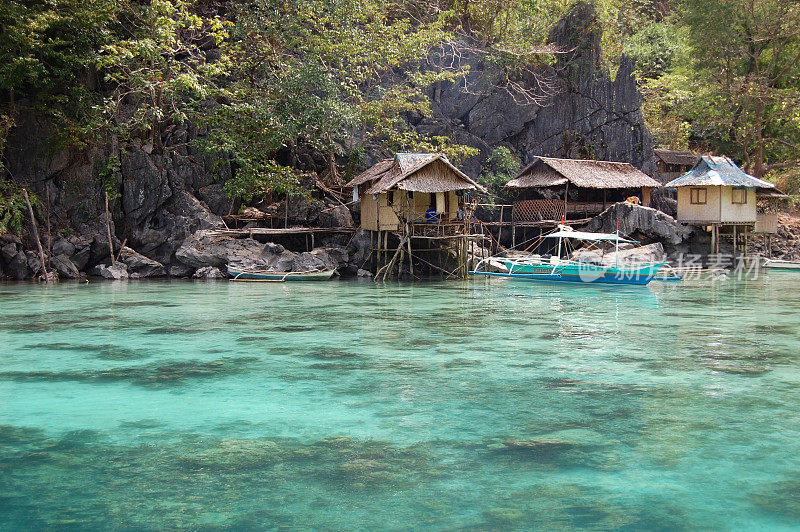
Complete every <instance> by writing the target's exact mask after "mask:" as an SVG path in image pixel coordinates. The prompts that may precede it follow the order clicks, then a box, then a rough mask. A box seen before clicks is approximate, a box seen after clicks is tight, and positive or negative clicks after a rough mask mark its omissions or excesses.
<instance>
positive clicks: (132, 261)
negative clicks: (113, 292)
mask: <svg viewBox="0 0 800 532" xmlns="http://www.w3.org/2000/svg"><path fill="white" fill-rule="evenodd" d="M119 260H120V261H121V262H122V263H124V264H125V266H127V269H128V272H129V273H130V276H131V278H133V279H145V278H149V277H166V276H167V270H166V269H165V268H164V265H163V264H161V263H160V262H158V261H155V260H153V259H149V258H147V257H145V256H144V255H142V254H141V253H137V252H136V251H134V250H132V249H131V248H129V247H127V246H125V247H124V248H122V250H121V251H120V255H119Z"/></svg>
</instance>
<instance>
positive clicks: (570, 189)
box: [506, 157, 661, 225]
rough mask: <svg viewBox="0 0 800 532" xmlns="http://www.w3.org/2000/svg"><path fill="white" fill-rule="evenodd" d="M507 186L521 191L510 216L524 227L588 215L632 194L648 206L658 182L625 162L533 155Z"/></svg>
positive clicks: (599, 211) (595, 213)
mask: <svg viewBox="0 0 800 532" xmlns="http://www.w3.org/2000/svg"><path fill="white" fill-rule="evenodd" d="M506 186H507V187H509V188H516V189H519V190H520V192H521V194H520V198H519V199H518V200H517V201H515V202H514V206H513V210H512V220H513V223H514V224H516V225H525V224H526V223H539V222H542V221H555V222H558V221H560V220H562V219H573V220H574V219H581V218H583V219H585V218H589V217H592V216H595V215H597V214H600V213H601V212H603V211H604V210H605V209H606V207H608V205H610V204H612V203H616V202H618V201H624V200H625V199H626V198H628V197H631V196H637V197H638V198H639V200H640V201H641V204H642V205H646V206H649V205H650V191H651V189H653V188H656V187H660V186H661V184H660V183H659V182H658V181H656V180H655V179H653V178H652V177H650V176H648V175H647V174H645V173H644V172H642V171H641V170H639V169H637V168H636V167H634V166H633V165H631V164H628V163H619V162H612V161H589V160H579V159H555V158H551V157H536V158H535V159H534V160H533V162H531V163H530V164H529V165H528V166H526V167H525V168H523V169H522V171H521V172H520V173H519V175H517V177H516V178H515V179H512V180H511V181H509V182H508V183H506Z"/></svg>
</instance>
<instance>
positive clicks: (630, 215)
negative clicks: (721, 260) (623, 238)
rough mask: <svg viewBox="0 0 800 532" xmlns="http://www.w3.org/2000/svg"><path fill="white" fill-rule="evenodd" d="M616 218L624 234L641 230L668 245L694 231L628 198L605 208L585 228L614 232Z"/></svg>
mask: <svg viewBox="0 0 800 532" xmlns="http://www.w3.org/2000/svg"><path fill="white" fill-rule="evenodd" d="M617 220H619V231H620V234H621V235H633V234H640V235H643V236H645V237H646V238H648V239H651V240H655V241H659V242H662V243H663V244H664V246H665V247H668V246H676V245H678V244H680V243H681V242H683V241H684V240H685V239H687V238H688V237H689V236H690V235H691V233H692V229H691V228H690V227H687V226H685V225H683V224H680V223H678V222H677V221H676V220H675V219H674V218H672V217H670V216H668V215H666V214H664V213H663V212H661V211H658V210H656V209H651V208H650V207H642V206H640V205H633V204H631V203H627V202H621V203H616V204H614V205H612V206H611V207H609V208H608V209H606V210H605V212H603V213H601V214H600V215H598V216H597V217H595V218H593V219H592V220H591V221H590V222H589V224H588V225H587V226H586V230H587V231H592V232H600V233H613V232H614V231H616V228H617Z"/></svg>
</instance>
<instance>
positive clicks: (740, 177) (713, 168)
mask: <svg viewBox="0 0 800 532" xmlns="http://www.w3.org/2000/svg"><path fill="white" fill-rule="evenodd" d="M664 186H665V187H690V186H694V187H697V186H733V187H746V188H775V185H774V184H772V183H770V182H769V181H764V180H763V179H758V178H757V177H753V176H751V175H749V174H746V173H745V172H744V171H743V170H742V169H741V168H739V167H738V166H736V163H734V162H733V161H732V160H731V159H730V158H729V157H714V156H711V155H703V156H702V157H700V160H699V161H697V164H696V165H695V166H694V168H692V169H691V170H689V171H688V172H686V173H685V174H683V175H682V176H681V177H679V178H677V179H673V180H672V181H670V182H669V183H667V184H666V185H664Z"/></svg>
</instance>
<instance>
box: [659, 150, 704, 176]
mask: <svg viewBox="0 0 800 532" xmlns="http://www.w3.org/2000/svg"><path fill="white" fill-rule="evenodd" d="M653 154H654V156H655V163H656V169H657V173H656V176H655V177H656V179H658V181H660V182H661V183H667V182H669V181H672V180H673V179H676V178H678V177H680V176H682V175H683V174H685V173H686V172H688V171H689V170H691V169H692V168H694V165H695V164H697V161H698V159H700V156H699V155H697V154H694V153H692V152H690V151H683V150H653Z"/></svg>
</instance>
